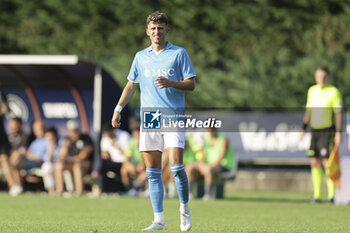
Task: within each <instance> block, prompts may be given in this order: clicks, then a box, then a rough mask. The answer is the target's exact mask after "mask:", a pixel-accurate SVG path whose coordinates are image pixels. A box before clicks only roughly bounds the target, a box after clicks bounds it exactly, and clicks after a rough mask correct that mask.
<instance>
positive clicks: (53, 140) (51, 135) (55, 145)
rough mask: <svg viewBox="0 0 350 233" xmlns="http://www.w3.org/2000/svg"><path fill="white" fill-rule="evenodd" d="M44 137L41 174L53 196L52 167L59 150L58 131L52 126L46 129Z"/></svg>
mask: <svg viewBox="0 0 350 233" xmlns="http://www.w3.org/2000/svg"><path fill="white" fill-rule="evenodd" d="M45 138H46V140H47V142H48V143H47V146H48V148H47V154H46V156H45V159H44V161H45V162H44V163H43V164H42V166H41V174H42V177H43V182H44V187H45V189H46V190H47V191H48V193H49V195H51V196H53V195H54V194H55V177H54V167H55V163H56V161H57V159H58V157H59V152H60V146H59V141H58V133H57V130H56V128H53V127H52V128H49V129H48V130H46V132H45Z"/></svg>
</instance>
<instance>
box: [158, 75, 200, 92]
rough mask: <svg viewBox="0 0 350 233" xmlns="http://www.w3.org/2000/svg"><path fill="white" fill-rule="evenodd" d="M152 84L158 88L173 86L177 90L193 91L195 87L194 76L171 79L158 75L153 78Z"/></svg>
mask: <svg viewBox="0 0 350 233" xmlns="http://www.w3.org/2000/svg"><path fill="white" fill-rule="evenodd" d="M154 85H155V86H156V87H158V89H163V88H167V87H173V88H176V89H179V90H184V91H193V90H194V88H195V87H196V77H191V78H187V79H185V80H182V81H173V80H169V79H167V78H165V77H163V76H159V77H158V78H156V79H155V83H154Z"/></svg>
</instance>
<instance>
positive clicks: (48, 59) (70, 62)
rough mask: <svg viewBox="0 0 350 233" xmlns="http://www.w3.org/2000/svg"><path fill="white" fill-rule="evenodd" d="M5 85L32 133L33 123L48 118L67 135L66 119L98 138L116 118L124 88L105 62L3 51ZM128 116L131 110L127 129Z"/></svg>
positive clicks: (1, 81)
mask: <svg viewBox="0 0 350 233" xmlns="http://www.w3.org/2000/svg"><path fill="white" fill-rule="evenodd" d="M0 88H1V91H2V93H3V94H4V95H5V96H6V97H7V101H8V104H9V107H10V109H11V111H12V114H14V115H16V116H18V117H21V118H22V120H23V122H24V127H25V128H26V129H27V131H30V125H31V123H32V122H34V121H36V120H43V121H44V122H45V124H46V125H47V126H48V127H50V126H55V127H56V128H57V129H58V131H59V133H60V135H61V136H63V135H65V132H66V129H65V123H66V121H68V120H70V119H74V120H77V121H79V123H80V125H81V131H82V132H83V133H88V134H90V135H91V136H92V137H93V138H95V139H98V138H99V134H100V131H101V126H102V124H103V123H110V122H111V117H112V114H113V110H114V106H115V104H116V102H117V100H118V98H119V96H120V95H121V92H122V89H121V88H120V87H119V86H118V84H117V83H116V81H115V80H114V79H113V78H112V76H111V75H110V74H109V73H108V72H107V71H106V70H104V69H103V68H102V67H101V66H99V65H98V64H96V63H93V62H90V61H85V60H82V59H79V58H78V57H77V56H75V55H0ZM128 118H129V111H128V109H127V108H126V109H125V110H123V119H122V121H123V122H122V128H124V129H127V127H128V122H127V120H128Z"/></svg>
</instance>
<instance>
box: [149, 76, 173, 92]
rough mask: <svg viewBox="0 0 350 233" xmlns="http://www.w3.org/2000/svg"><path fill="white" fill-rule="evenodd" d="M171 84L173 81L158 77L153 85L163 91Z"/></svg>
mask: <svg viewBox="0 0 350 233" xmlns="http://www.w3.org/2000/svg"><path fill="white" fill-rule="evenodd" d="M172 83H173V81H171V80H169V79H167V78H165V77H163V76H159V77H158V78H156V79H155V82H154V85H155V86H156V87H158V89H163V88H166V87H171V86H172Z"/></svg>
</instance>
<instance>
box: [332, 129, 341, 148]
mask: <svg viewBox="0 0 350 233" xmlns="http://www.w3.org/2000/svg"><path fill="white" fill-rule="evenodd" d="M341 140H342V135H341V132H336V133H335V135H334V145H338V146H339V145H340V143H341Z"/></svg>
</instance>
